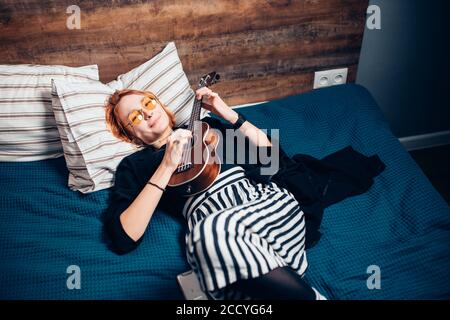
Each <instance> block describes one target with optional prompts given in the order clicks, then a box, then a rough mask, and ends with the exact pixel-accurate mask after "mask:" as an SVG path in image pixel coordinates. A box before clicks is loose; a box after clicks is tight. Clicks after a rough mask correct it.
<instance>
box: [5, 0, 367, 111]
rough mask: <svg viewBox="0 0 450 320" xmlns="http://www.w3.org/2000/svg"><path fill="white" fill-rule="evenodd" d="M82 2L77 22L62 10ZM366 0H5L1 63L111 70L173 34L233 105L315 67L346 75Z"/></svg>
mask: <svg viewBox="0 0 450 320" xmlns="http://www.w3.org/2000/svg"><path fill="white" fill-rule="evenodd" d="M70 5H77V6H79V8H80V13H81V14H80V17H81V19H80V21H81V25H80V26H81V28H80V29H72V30H71V29H68V28H67V27H66V21H67V18H69V17H70V16H71V13H67V12H66V10H67V8H68V7H69V6H70ZM367 6H368V0H297V1H295V0H292V1H291V0H265V1H263V0H233V1H231V0H230V1H226V0H222V1H219V0H208V1H202V2H200V1H192V0H180V1H174V0H157V1H139V0H136V1H135V0H114V1H113V0H111V1H107V0H78V1H76V0H53V1H52V0H2V1H1V2H0V30H1V32H0V47H1V50H0V64H16V63H31V64H63V65H69V66H80V65H86V64H98V65H99V68H100V77H101V80H102V81H103V82H107V81H109V80H112V79H114V78H115V77H116V76H117V75H118V74H120V73H123V72H126V71H128V70H130V69H132V68H133V67H135V66H138V65H139V64H141V63H142V62H144V61H146V60H148V59H149V58H151V57H152V56H153V55H154V54H156V53H157V52H159V51H160V50H161V49H162V48H163V47H164V46H165V45H166V44H167V42H169V41H175V44H176V46H177V48H178V52H179V55H180V58H181V61H182V63H183V67H184V70H185V72H186V74H187V75H188V78H189V81H190V83H191V85H192V87H193V88H195V86H196V83H197V82H198V79H199V77H200V76H202V75H204V74H206V73H208V72H210V71H214V70H215V71H217V72H218V73H220V75H221V80H222V81H221V83H219V84H217V85H216V86H215V87H214V89H213V90H215V91H217V92H219V93H220V94H221V96H222V97H223V98H224V100H225V101H226V102H228V103H229V104H230V105H235V104H241V103H249V102H257V101H264V100H271V99H275V98H280V97H284V96H288V95H292V94H295V93H300V92H304V91H309V90H311V89H312V85H313V78H314V71H317V70H324V69H330V68H337V67H348V68H349V76H348V81H349V82H353V81H354V80H355V76H356V68H357V65H358V60H359V53H360V49H361V42H362V35H363V31H364V24H365V12H366V9H367Z"/></svg>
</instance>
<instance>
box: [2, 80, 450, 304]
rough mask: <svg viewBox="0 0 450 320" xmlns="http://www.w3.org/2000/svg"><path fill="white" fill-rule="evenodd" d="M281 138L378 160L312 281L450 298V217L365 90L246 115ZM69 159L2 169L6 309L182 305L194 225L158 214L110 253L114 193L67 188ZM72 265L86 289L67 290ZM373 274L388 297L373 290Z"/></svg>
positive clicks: (313, 255) (350, 88) (343, 214)
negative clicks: (24, 304) (380, 165)
mask: <svg viewBox="0 0 450 320" xmlns="http://www.w3.org/2000/svg"><path fill="white" fill-rule="evenodd" d="M240 111H241V112H242V113H243V114H244V115H245V116H246V117H247V118H248V119H249V120H251V121H252V122H253V123H254V124H255V125H257V126H258V127H260V128H280V140H281V144H282V146H283V148H284V150H285V151H286V152H287V153H288V154H290V155H292V154H295V153H305V154H310V155H312V156H314V157H318V158H322V157H324V156H326V155H328V154H330V153H332V152H334V151H337V150H339V149H341V148H343V147H345V146H348V145H351V146H352V147H353V148H354V149H355V150H357V151H359V152H361V153H363V154H366V155H372V154H378V155H379V156H380V158H381V160H382V161H383V162H384V163H385V164H386V169H385V170H384V171H383V172H382V173H381V174H380V175H379V176H377V177H376V178H375V182H374V185H373V186H372V187H371V189H370V190H369V191H368V192H366V193H364V194H362V195H359V196H355V197H351V198H347V199H345V200H344V201H342V202H339V203H338V204H335V205H333V206H331V207H329V208H327V209H326V210H325V214H324V218H323V221H322V225H321V231H322V233H323V236H322V238H321V240H320V241H319V243H318V244H317V245H316V246H315V247H313V248H311V249H310V250H308V253H307V254H308V261H309V268H308V270H307V273H306V278H307V280H308V281H309V282H310V283H311V285H313V286H314V287H316V288H317V289H319V291H321V292H322V293H323V294H324V295H326V296H327V297H328V298H330V299H448V298H450V272H449V270H450V208H449V206H448V205H447V203H446V202H445V201H444V200H443V198H442V197H441V196H440V195H439V194H438V192H437V191H436V190H435V189H434V188H433V187H432V185H431V183H430V182H429V181H428V180H427V178H426V177H425V175H424V174H423V173H422V171H421V170H420V168H419V167H418V166H417V165H416V163H415V162H414V161H413V160H412V158H411V157H410V156H409V154H408V153H407V152H406V151H405V149H404V148H403V146H402V145H401V144H400V142H399V141H398V139H396V137H395V136H394V135H393V134H392V132H391V130H390V128H389V125H388V124H387V122H386V121H385V119H384V117H383V115H382V113H381V111H380V109H379V108H378V106H377V104H376V102H375V101H374V99H373V98H372V97H371V95H370V94H369V92H368V91H367V90H366V89H365V88H363V87H361V86H358V85H353V84H349V85H340V86H335V87H331V88H326V89H320V90H316V91H313V92H308V93H304V94H299V95H293V96H289V97H286V98H282V99H277V100H273V101H269V102H265V103H262V104H259V105H254V106H249V107H245V108H241V109H240ZM67 179H68V171H67V168H66V164H65V160H64V157H59V158H56V159H47V160H41V161H33V162H1V163H0V190H1V195H0V208H1V214H0V285H1V290H0V299H182V298H183V297H182V294H181V291H180V289H179V287H178V284H177V282H176V275H177V274H179V273H182V272H184V271H186V270H188V269H189V268H188V265H187V263H186V259H185V255H184V244H183V238H184V230H185V225H184V223H183V220H182V219H181V217H180V218H179V219H178V218H177V217H174V216H172V215H169V214H167V213H165V212H163V211H161V210H159V209H158V211H157V213H155V214H154V216H153V219H152V221H151V223H150V226H149V229H148V230H147V232H146V234H145V236H144V240H143V242H142V244H141V246H140V247H139V248H138V249H137V250H135V251H133V252H131V253H129V254H127V255H123V256H119V255H116V254H115V253H113V252H112V251H110V250H108V248H107V246H106V241H105V235H104V233H103V229H102V219H103V216H104V211H105V209H106V208H107V205H108V198H109V195H110V189H105V190H100V191H97V192H93V193H89V194H82V193H80V192H74V191H71V190H69V188H68V187H67ZM73 266H76V267H79V271H80V275H81V277H80V285H81V287H80V289H73V290H71V289H69V288H68V286H67V281H68V279H69V278H70V276H71V270H73V269H72V268H73ZM373 266H375V267H378V268H379V271H380V285H381V287H380V288H379V289H369V287H370V286H368V279H369V277H371V275H372V273H371V271H370V270H372V269H371V268H373Z"/></svg>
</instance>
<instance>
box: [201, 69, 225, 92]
mask: <svg viewBox="0 0 450 320" xmlns="http://www.w3.org/2000/svg"><path fill="white" fill-rule="evenodd" d="M219 79H220V75H219V74H218V73H217V72H215V71H213V72H211V73H208V74H207V75H204V76H203V77H202V78H201V79H200V81H199V82H198V87H199V88H202V87H209V86H211V85H213V84H215V83H217V82H219Z"/></svg>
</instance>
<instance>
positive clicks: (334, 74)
mask: <svg viewBox="0 0 450 320" xmlns="http://www.w3.org/2000/svg"><path fill="white" fill-rule="evenodd" d="M347 73H348V68H342V69H332V70H324V71H317V72H315V73H314V89H318V88H324V87H330V86H336V85H339V84H344V83H346V82H347Z"/></svg>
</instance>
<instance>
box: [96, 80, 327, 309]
mask: <svg viewBox="0 0 450 320" xmlns="http://www.w3.org/2000/svg"><path fill="white" fill-rule="evenodd" d="M204 98H205V99H204ZM196 99H203V104H202V106H203V107H204V108H205V109H207V110H209V111H211V112H212V113H214V114H215V115H217V116H218V117H220V118H222V119H224V120H225V121H226V122H227V123H228V124H224V123H223V122H221V121H218V120H217V119H214V118H211V117H205V118H203V119H202V121H204V122H207V123H208V124H209V125H210V127H212V128H215V129H217V130H220V131H221V132H222V137H223V138H225V137H226V134H225V130H226V129H233V130H239V131H240V133H242V134H243V135H244V136H245V137H246V138H247V139H248V141H249V142H250V143H251V144H253V145H254V146H256V147H257V148H267V149H270V147H271V141H270V139H269V138H268V137H267V135H266V134H265V133H264V132H263V131H261V130H260V129H258V128H256V127H255V126H254V125H253V124H251V123H250V122H249V121H246V120H245V118H243V117H242V116H241V115H240V114H238V113H237V112H236V111H234V110H233V109H231V108H230V107H229V106H228V105H227V104H226V103H225V102H224V101H223V100H222V99H221V98H220V97H219V95H218V94H217V93H215V92H213V91H211V89H209V88H206V87H204V88H201V89H198V90H197V91H196ZM105 110H106V121H107V124H108V127H109V128H110V130H111V132H112V133H113V134H114V135H115V136H116V137H118V138H120V139H122V140H124V141H127V142H130V143H133V144H135V145H138V146H142V147H144V148H143V149H142V150H140V151H138V152H136V153H134V154H132V155H130V156H128V157H126V158H125V159H124V160H123V161H122V162H121V163H120V165H119V167H118V170H117V172H116V179H115V186H114V189H113V193H112V200H111V204H110V209H108V218H107V222H106V230H107V232H108V234H109V236H110V237H111V239H112V243H113V245H114V248H115V250H116V251H117V252H119V253H126V252H129V251H131V250H134V249H135V248H136V247H137V246H138V245H139V244H140V242H141V240H142V236H143V234H144V233H145V230H146V229H147V226H148V224H149V222H150V220H151V218H152V215H153V212H154V211H155V208H156V207H157V205H158V204H160V205H161V206H163V207H164V209H165V210H167V211H172V212H174V213H175V214H180V212H182V213H183V215H184V217H185V218H186V219H187V222H188V232H187V234H186V253H187V259H188V262H189V264H190V265H191V267H192V269H193V271H194V272H195V273H196V274H197V276H198V278H199V280H200V283H201V285H202V287H203V289H204V290H205V291H206V292H207V293H208V294H209V295H210V296H211V297H213V298H215V299H224V298H253V299H310V300H313V299H320V298H323V296H321V295H320V294H319V293H318V292H317V291H316V290H315V289H313V288H311V287H310V286H309V285H308V284H307V283H306V282H305V281H304V280H303V279H302V275H303V274H304V272H305V270H306V267H307V261H306V254H305V250H304V236H305V228H304V225H305V221H304V217H303V212H302V211H301V209H300V205H299V204H298V202H297V201H296V200H295V198H294V197H293V195H292V194H291V193H290V192H289V191H288V190H286V189H283V188H279V187H278V186H277V185H276V184H275V183H273V182H267V183H257V182H255V181H254V180H251V179H249V177H248V172H250V171H251V169H252V168H253V169H254V168H255V167H258V166H259V165H260V163H258V164H256V165H251V164H247V163H244V164H236V163H229V162H225V161H223V159H222V166H221V172H220V174H219V176H218V177H217V179H216V180H215V182H214V184H213V185H212V186H211V187H210V188H208V189H207V190H206V191H204V192H201V193H199V194H197V195H193V196H190V197H187V198H182V197H179V198H178V199H176V201H174V199H173V197H174V195H173V194H170V188H168V189H167V191H166V186H167V183H168V181H169V179H170V177H171V175H172V173H173V172H174V171H175V170H176V168H177V165H178V164H179V163H180V161H181V154H182V150H183V147H184V146H185V145H186V143H187V142H188V140H189V138H190V137H191V132H190V131H189V130H185V129H183V128H174V123H175V117H174V115H173V113H172V112H171V111H170V110H169V109H168V108H167V107H166V106H164V105H163V104H162V103H161V102H160V101H159V99H158V98H157V97H156V96H154V95H153V94H152V93H150V92H144V91H138V90H122V91H117V92H116V93H114V95H112V96H111V98H110V99H109V101H108V103H107V105H106V109H105ZM174 129H176V130H174ZM222 145H223V146H225V145H227V144H226V143H222ZM224 154H226V152H225V153H224ZM169 199H170V203H169V201H168V200H169Z"/></svg>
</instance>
